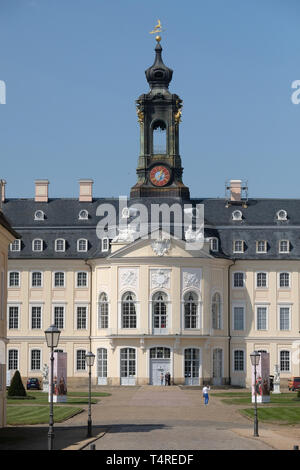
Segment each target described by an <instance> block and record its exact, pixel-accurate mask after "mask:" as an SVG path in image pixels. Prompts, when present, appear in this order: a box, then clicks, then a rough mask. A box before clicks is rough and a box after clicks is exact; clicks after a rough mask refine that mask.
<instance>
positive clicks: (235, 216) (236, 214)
mask: <svg viewBox="0 0 300 470" xmlns="http://www.w3.org/2000/svg"><path fill="white" fill-rule="evenodd" d="M242 218H243V214H242V212H241V211H233V213H232V220H242Z"/></svg>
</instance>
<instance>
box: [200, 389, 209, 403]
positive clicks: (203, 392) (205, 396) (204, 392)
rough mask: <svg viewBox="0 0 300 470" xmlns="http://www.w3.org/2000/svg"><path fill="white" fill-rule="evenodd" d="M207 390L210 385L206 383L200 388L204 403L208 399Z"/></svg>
mask: <svg viewBox="0 0 300 470" xmlns="http://www.w3.org/2000/svg"><path fill="white" fill-rule="evenodd" d="M209 391H210V387H209V386H208V385H204V387H203V389H202V395H203V398H204V405H208V401H209V395H208V392H209Z"/></svg>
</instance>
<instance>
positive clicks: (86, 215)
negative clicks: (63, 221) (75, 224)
mask: <svg viewBox="0 0 300 470" xmlns="http://www.w3.org/2000/svg"><path fill="white" fill-rule="evenodd" d="M88 218H89V213H88V211H87V210H85V209H83V210H81V211H80V212H79V215H78V219H79V220H88Z"/></svg>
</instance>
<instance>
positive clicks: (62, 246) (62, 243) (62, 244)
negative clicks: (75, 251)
mask: <svg viewBox="0 0 300 470" xmlns="http://www.w3.org/2000/svg"><path fill="white" fill-rule="evenodd" d="M55 251H56V252H59V253H62V252H64V251H66V240H64V239H63V238H57V239H56V240H55Z"/></svg>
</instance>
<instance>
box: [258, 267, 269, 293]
mask: <svg viewBox="0 0 300 470" xmlns="http://www.w3.org/2000/svg"><path fill="white" fill-rule="evenodd" d="M259 274H265V275H266V285H265V286H259V285H258V275H259ZM268 274H269V273H268V272H267V271H256V273H255V289H268V288H269V276H268Z"/></svg>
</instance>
